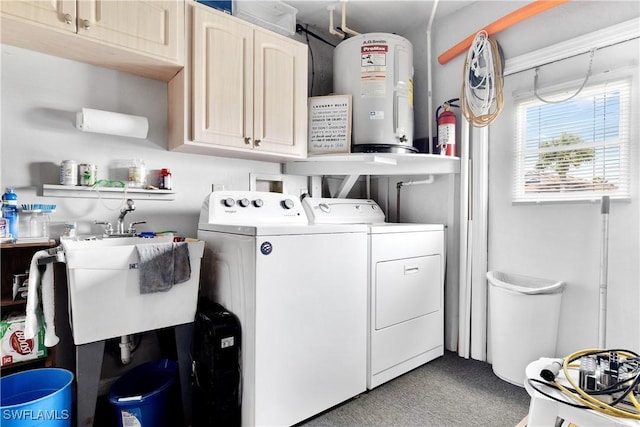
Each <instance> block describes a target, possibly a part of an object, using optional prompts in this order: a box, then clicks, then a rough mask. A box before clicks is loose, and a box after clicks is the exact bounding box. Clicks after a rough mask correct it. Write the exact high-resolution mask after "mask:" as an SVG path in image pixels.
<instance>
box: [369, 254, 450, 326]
mask: <svg viewBox="0 0 640 427" xmlns="http://www.w3.org/2000/svg"><path fill="white" fill-rule="evenodd" d="M441 263H442V260H441V258H440V255H427V256H421V257H415V258H404V259H398V260H392V261H383V262H378V263H377V264H376V273H375V274H376V280H375V328H376V329H377V330H379V329H383V328H387V327H389V326H392V325H395V324H398V323H401V322H405V321H407V320H411V319H415V318H417V317H420V316H424V315H427V314H429V313H432V312H434V311H437V310H439V309H440V301H441V299H442V298H441V295H440V291H441V287H440V265H441Z"/></svg>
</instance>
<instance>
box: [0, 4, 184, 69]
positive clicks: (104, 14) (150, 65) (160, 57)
mask: <svg viewBox="0 0 640 427" xmlns="http://www.w3.org/2000/svg"><path fill="white" fill-rule="evenodd" d="M0 12H1V13H2V42H3V43H7V44H11V45H14V46H18V47H23V48H26V49H31V50H36V51H40V52H43V53H48V54H52V55H57V56H61V57H65V58H69V59H73V60H77V61H82V62H87V63H90V64H94V65H99V66H104V67H108V68H114V69H117V70H120V71H125V72H129V73H133V74H137V75H141V76H144V77H149V78H154V79H157V80H163V81H169V80H170V79H171V78H173V76H175V74H176V73H177V72H178V71H179V70H180V69H181V68H182V65H183V63H182V59H183V56H184V55H183V51H184V31H183V30H184V1H181V0H180V1H176V0H165V1H160V0H152V1H143V0H113V1H100V0H57V1H42V0H17V1H0Z"/></svg>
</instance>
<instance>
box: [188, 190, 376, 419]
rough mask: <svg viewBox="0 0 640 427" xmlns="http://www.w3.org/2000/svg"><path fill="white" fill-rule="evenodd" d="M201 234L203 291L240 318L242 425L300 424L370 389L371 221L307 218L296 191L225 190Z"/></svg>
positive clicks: (209, 204)
mask: <svg viewBox="0 0 640 427" xmlns="http://www.w3.org/2000/svg"><path fill="white" fill-rule="evenodd" d="M198 238H199V239H200V240H203V241H204V242H205V255H204V258H203V267H202V271H203V275H202V278H201V293H202V294H203V295H204V296H207V297H209V298H210V299H212V300H214V301H216V302H218V303H220V304H221V305H223V306H224V307H225V308H226V309H228V310H229V311H231V312H232V313H234V314H235V315H236V316H237V317H238V318H239V319H240V324H241V329H242V332H241V335H242V343H243V347H242V386H243V387H242V424H243V425H260V426H266V425H272V426H275V425H278V426H284V425H292V424H296V423H298V422H300V421H302V420H304V419H306V418H309V417H311V416H313V415H316V414H318V413H320V412H322V411H324V410H326V409H328V408H330V407H332V406H334V405H336V404H338V403H341V402H343V401H344V400H347V399H349V398H351V397H353V396H356V395H357V394H359V393H361V392H363V391H365V390H366V346H367V338H366V336H367V334H366V323H367V321H366V318H367V306H366V301H367V228H366V226H365V225H357V224H348V225H346V224H319V225H309V223H308V220H307V217H306V215H305V212H304V209H303V207H302V205H301V202H300V200H299V199H297V198H294V197H289V196H286V195H283V194H279V193H266V192H255V191H227V192H225V191H220V192H213V193H211V194H209V195H208V196H207V197H206V199H205V201H204V203H203V206H202V210H201V213H200V220H199V225H198ZM195 339H197V337H196V338H195Z"/></svg>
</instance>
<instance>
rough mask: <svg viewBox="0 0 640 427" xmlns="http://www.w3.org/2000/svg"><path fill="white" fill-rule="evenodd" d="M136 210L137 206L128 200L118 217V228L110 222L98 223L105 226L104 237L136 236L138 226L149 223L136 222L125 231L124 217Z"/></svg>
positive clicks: (97, 222)
mask: <svg viewBox="0 0 640 427" xmlns="http://www.w3.org/2000/svg"><path fill="white" fill-rule="evenodd" d="M135 210H136V205H135V203H134V202H133V200H131V199H127V202H126V206H125V207H123V208H122V209H120V215H119V216H118V222H117V223H116V227H115V230H114V227H113V226H112V225H111V223H110V222H106V221H96V222H95V223H96V224H99V225H104V232H103V234H102V236H103V237H131V236H135V235H136V225H138V224H146V223H147V221H134V222H132V223H131V224H129V228H127V229H126V230H125V229H124V217H125V216H126V215H127V214H128V213H129V212H133V211H135Z"/></svg>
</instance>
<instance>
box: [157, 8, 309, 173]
mask: <svg viewBox="0 0 640 427" xmlns="http://www.w3.org/2000/svg"><path fill="white" fill-rule="evenodd" d="M187 30H188V31H190V33H191V37H190V38H191V40H192V43H193V44H192V46H191V47H190V48H188V49H186V52H188V53H189V54H188V56H187V59H186V61H185V68H184V70H183V71H181V72H180V73H179V74H178V75H177V76H176V78H175V79H173V80H172V81H171V82H169V148H170V149H172V150H176V151H184V152H191V153H198V154H209V155H217V156H227V157H239V158H247V159H259V160H268V161H282V160H291V159H296V158H298V159H299V158H304V157H306V152H307V72H308V71H307V46H306V45H304V44H302V43H299V42H296V41H294V40H291V39H289V38H287V37H284V36H281V35H278V34H275V33H272V32H270V31H268V30H264V29H262V28H260V27H257V26H254V25H253V24H250V23H247V22H245V21H242V20H239V19H237V18H235V17H233V16H230V15H227V14H224V13H221V12H218V11H216V10H214V9H211V8H208V7H206V6H202V5H198V4H193V3H192V4H188V6H187ZM189 55H190V56H189Z"/></svg>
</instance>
